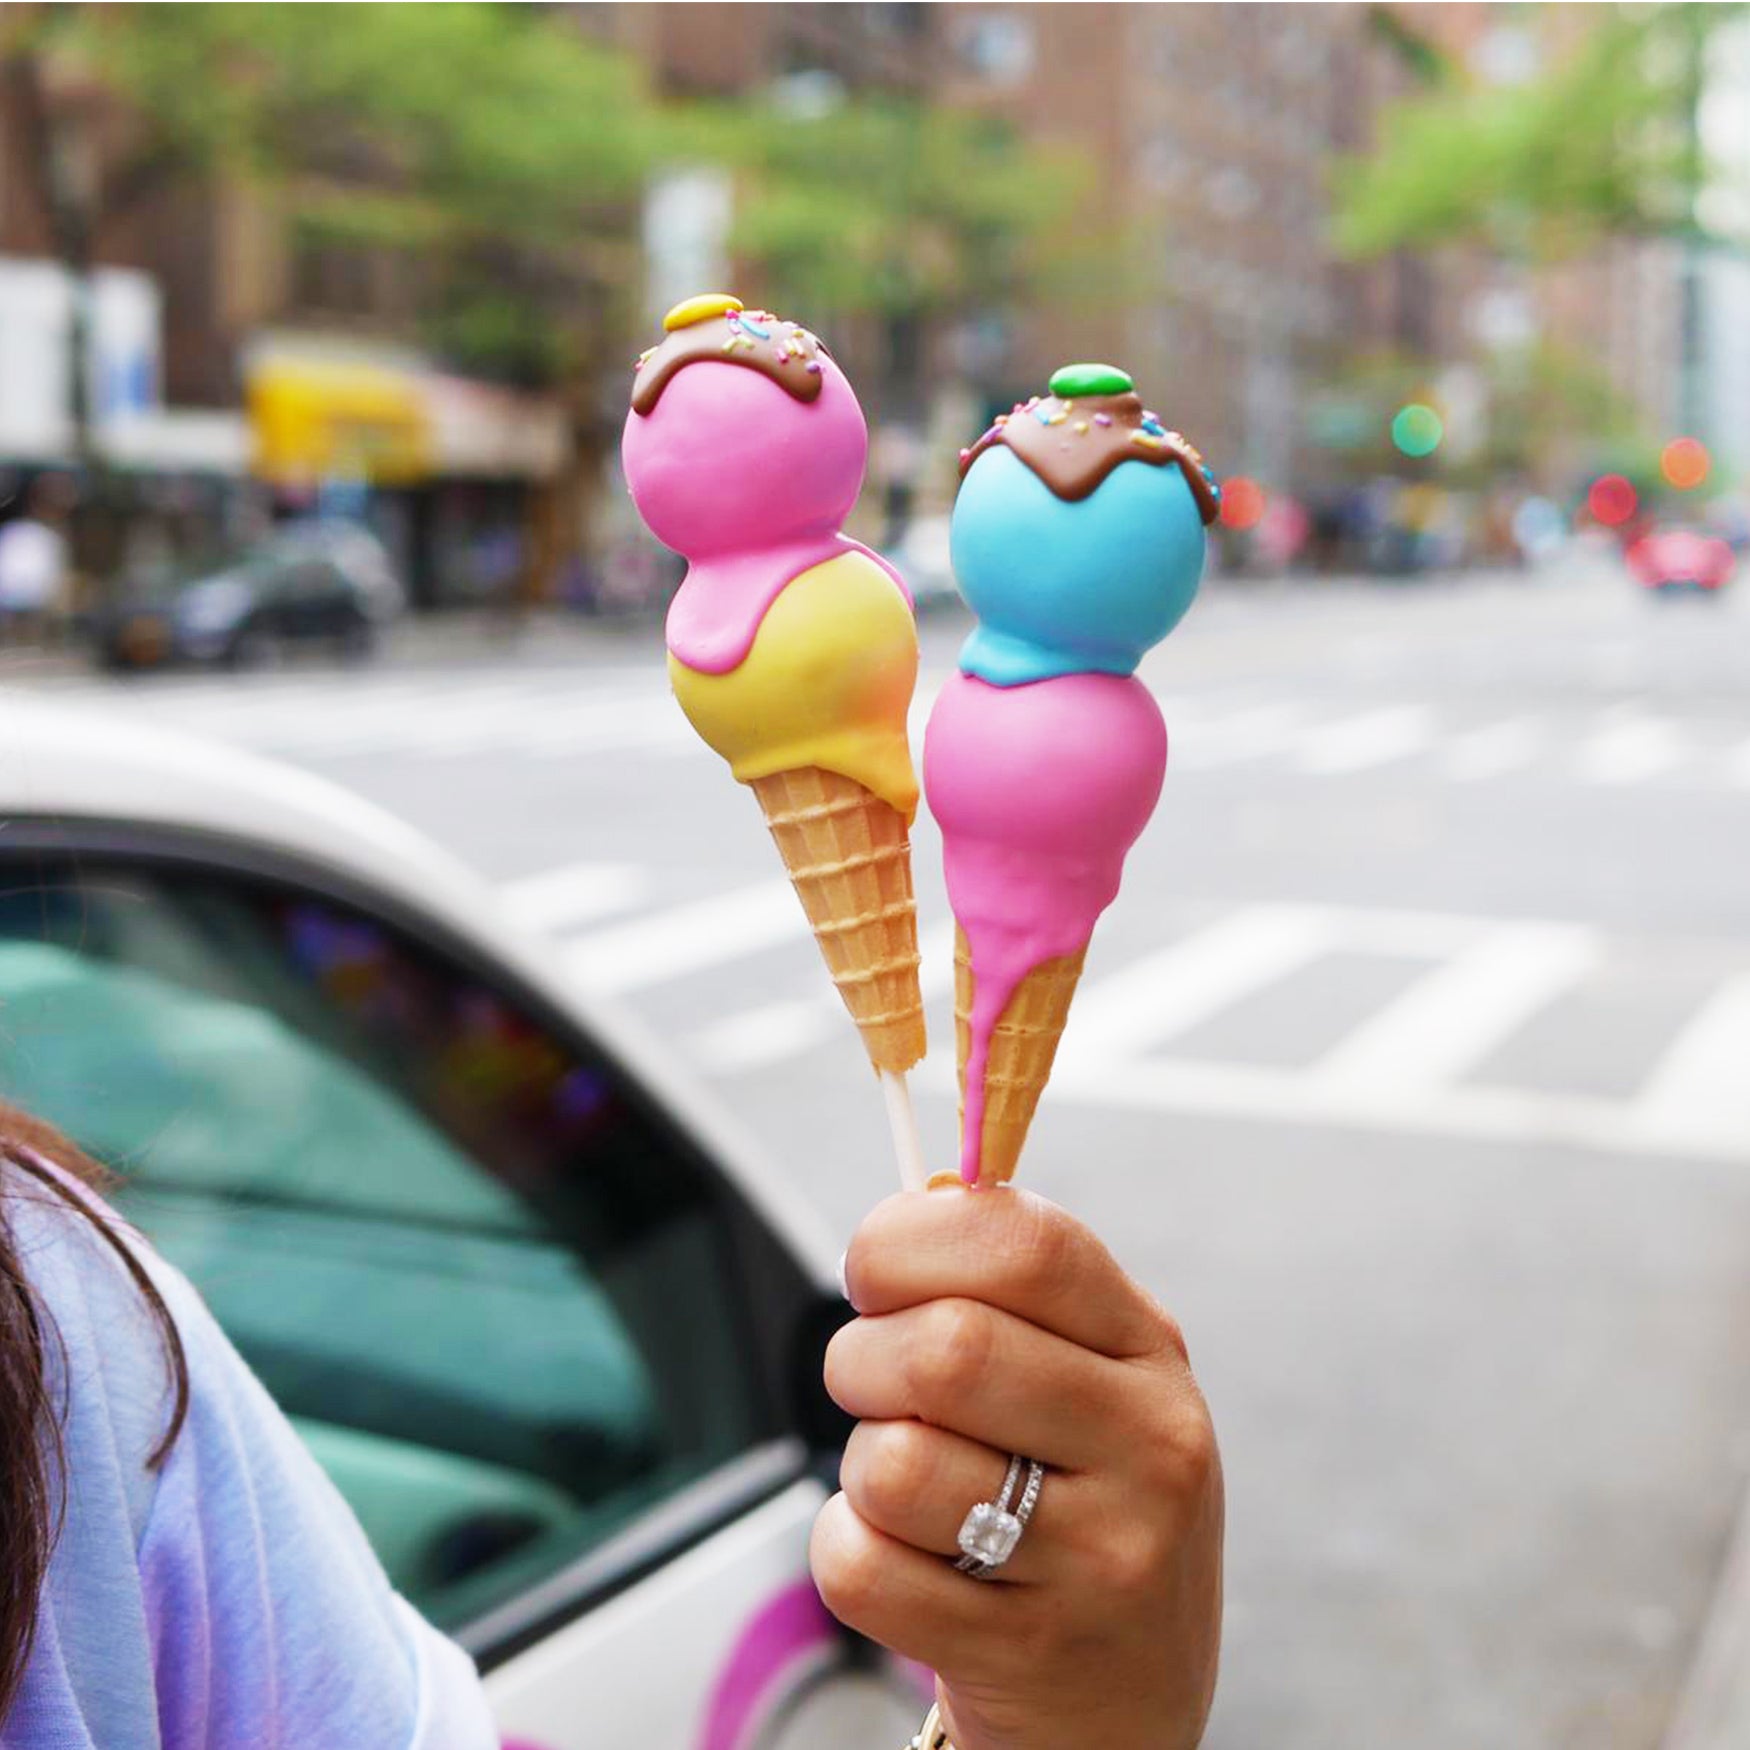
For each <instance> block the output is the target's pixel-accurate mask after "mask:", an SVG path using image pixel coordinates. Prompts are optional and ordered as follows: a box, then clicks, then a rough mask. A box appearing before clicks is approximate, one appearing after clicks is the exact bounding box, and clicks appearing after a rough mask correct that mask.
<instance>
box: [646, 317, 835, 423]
mask: <svg viewBox="0 0 1750 1750" xmlns="http://www.w3.org/2000/svg"><path fill="white" fill-rule="evenodd" d="M823 356H826V348H825V347H823V346H822V345H821V344H820V341H819V340H818V339H817V338H816V337H815V336H814V335H812V334H810V333H809V331H808V330H807V329H806V328H804V327H802V325H801V324H800V323H797V322H786V321H785V320H784V319H783V318H782V317H779V316H774V315H772V314H771V312H770V311H768V310H727V311H725V312H724V313H723V314H721V315H718V316H712V317H710V318H708V319H707V320H705V321H703V322H692V323H689V324H688V325H687V326H686V327H685V328H677V329H675V330H674V331H673V332H672V333H669V334H665V335H664V336H663V337H662V339H661V340H660V341H659V342H658V343H657V344H656V345H655V346H653V347H651V348H650V349H649V350H648V351H647V352H645V353H644V354H643V355H642V356H641V357H640V358H639V360H638V365H637V372H638V374H637V376H636V378H634V380H633V383H632V411H633V412H634V413H641V414H648V413H649V412H650V411H651V409H652V408H654V407H655V406H656V403H657V401H658V400H659V399H660V397H661V395H662V392H663V390H664V389H665V388H667V387H668V383H669V379H670V378H671V377H673V375H674V374H675V372H676V371H678V370H680V369H681V368H682V367H683V366H684V365H692V364H698V363H699V362H700V361H701V360H703V359H715V360H716V361H717V362H718V363H720V364H730V365H745V366H746V367H747V368H748V369H749V370H752V371H758V372H759V373H760V374H761V375H762V376H766V377H770V378H771V379H772V381H773V382H774V383H777V384H779V385H781V386H782V387H783V388H785V389H788V390H789V392H790V393H791V394H792V395H794V396H795V397H796V399H797V400H798V401H814V400H818V399H819V396H820V377H821V370H820V361H821V358H822V357H823Z"/></svg>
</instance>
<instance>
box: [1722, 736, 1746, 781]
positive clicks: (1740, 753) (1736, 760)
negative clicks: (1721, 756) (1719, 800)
mask: <svg viewBox="0 0 1750 1750" xmlns="http://www.w3.org/2000/svg"><path fill="white" fill-rule="evenodd" d="M1726 782H1727V783H1728V784H1731V785H1733V786H1734V787H1735V788H1737V789H1740V790H1750V741H1744V742H1740V743H1739V744H1738V746H1736V747H1735V748H1733V749H1732V751H1731V752H1730V753H1729V754H1727V755H1726Z"/></svg>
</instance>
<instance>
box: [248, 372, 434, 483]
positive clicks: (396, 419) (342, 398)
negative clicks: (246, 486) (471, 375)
mask: <svg viewBox="0 0 1750 1750" xmlns="http://www.w3.org/2000/svg"><path fill="white" fill-rule="evenodd" d="M248 406H249V422H250V426H251V428H252V431H253V434H254V439H255V471H256V473H257V474H259V475H260V476H261V477H262V478H263V479H264V480H268V481H271V482H273V483H274V484H275V485H277V486H313V485H316V484H318V483H319V482H321V481H324V480H364V481H368V482H369V483H370V484H371V485H373V486H407V485H411V484H413V483H414V482H416V481H419V480H423V479H426V478H428V477H429V476H430V474H431V471H432V440H431V427H430V420H429V419H428V417H427V414H426V409H425V400H424V397H423V396H422V394H421V393H420V390H419V386H418V384H417V382H416V381H415V379H414V378H412V377H411V376H406V375H403V374H401V373H399V372H396V371H392V370H389V369H387V368H385V367H383V366H381V365H370V364H362V363H352V362H349V361H343V360H331V359H320V360H318V359H290V358H284V359H281V358H268V359H263V360H261V361H260V362H259V363H258V364H257V365H256V367H255V368H254V370H252V371H251V372H250V376H249V386H248Z"/></svg>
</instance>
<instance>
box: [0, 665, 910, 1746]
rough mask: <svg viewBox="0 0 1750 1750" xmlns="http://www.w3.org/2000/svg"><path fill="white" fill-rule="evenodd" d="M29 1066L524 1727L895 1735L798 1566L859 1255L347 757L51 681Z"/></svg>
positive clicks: (592, 1734) (895, 1705)
mask: <svg viewBox="0 0 1750 1750" xmlns="http://www.w3.org/2000/svg"><path fill="white" fill-rule="evenodd" d="M0 820H3V821H4V827H3V830H0V863H3V865H4V868H3V871H0V873H3V879H0V1088H3V1089H4V1092H5V1097H6V1098H8V1099H10V1100H14V1101H16V1102H17V1103H18V1104H19V1105H21V1106H23V1107H25V1108H27V1109H29V1110H31V1111H33V1112H36V1113H38V1114H40V1115H41V1116H43V1117H45V1118H47V1119H49V1120H51V1121H52V1122H54V1123H56V1124H58V1125H60V1126H61V1127H62V1128H64V1129H65V1130H66V1131H68V1132H69V1133H70V1134H71V1135H72V1136H73V1137H75V1138H76V1139H77V1140H78V1141H79V1142H80V1143H82V1144H83V1145H84V1146H85V1147H86V1148H87V1149H89V1150H90V1151H92V1152H93V1153H94V1154H96V1155H97V1156H98V1157H99V1158H100V1159H103V1160H105V1161H107V1162H109V1163H110V1164H111V1165H113V1166H115V1167H117V1168H118V1169H119V1170H121V1171H122V1172H124V1173H125V1174H126V1175H127V1177H128V1187H127V1189H126V1190H125V1191H124V1192H123V1193H122V1194H121V1196H120V1199H119V1201H120V1202H121V1204H122V1205H123V1207H124V1208H125V1209H126V1211H127V1212H128V1214H129V1215H130V1216H131V1217H132V1218H133V1219H134V1220H135V1221H137V1222H138V1223H139V1224H140V1225H141V1226H142V1227H143V1228H144V1229H145V1230H146V1231H147V1232H148V1233H149V1234H150V1235H151V1237H152V1238H153V1240H154V1241H155V1242H156V1243H157V1244H158V1246H159V1247H160V1248H161V1249H162V1250H163V1251H164V1252H165V1253H166V1254H167V1255H168V1256H169V1257H170V1258H171V1259H172V1260H173V1261H175V1262H176V1263H177V1264H178V1265H180V1266H181V1267H182V1268H183V1269H184V1270H185V1271H186V1272H187V1273H188V1274H189V1275H190V1276H191V1277H192V1278H193V1279H194V1281H195V1282H196V1284H197V1285H198V1286H199V1287H200V1288H201V1290H202V1291H203V1293H204V1294H205V1295H206V1297H207V1300H208V1302H209V1303H210V1304H211V1306H212V1308H213V1311H214V1312H215V1313H216V1314H217V1316H218V1317H219V1319H220V1321H221V1323H223V1324H224V1326H225V1328H226V1329H227V1330H228V1332H229V1333H230V1335H231V1337H232V1338H233V1340H234V1341H235V1342H236V1343H237V1345H238V1347H239V1348H240V1349H241V1350H242V1351H243V1353H244V1355H245V1356H246V1357H247V1358H248V1359H249V1361H250V1362H251V1364H252V1365H253V1366H254V1368H255V1369H256V1371H257V1372H258V1373H259V1374H260V1375H261V1377H262V1378H263V1380H264V1381H265V1382H266V1384H267V1385H268V1387H269V1388H270V1389H271V1390H272V1391H273V1392H274V1394H275V1395H276V1397H277V1398H278V1400H279V1402H280V1403H281V1405H282V1406H283V1407H284V1408H285V1410H286V1411H287V1413H288V1414H289V1415H290V1416H291V1417H292V1418H293V1420H294V1421H295V1422H296V1424H297V1425H298V1427H299V1428H300V1429H301V1430H302V1432H303V1434H304V1436H305V1438H306V1439H307V1440H308V1441H309V1443H310V1445H311V1446H312V1448H313V1449H314V1450H315V1452H316V1454H317V1455H318V1457H319V1458H320V1459H321V1461H322V1463H323V1464H324V1465H325V1466H326V1467H327V1469H328V1470H329V1472H330V1474H331V1475H332V1476H333V1478H334V1480H335V1481H336V1483H337V1484H338V1485H339V1486H340V1488H341V1490H342V1492H343V1493H344V1494H345V1495H346V1497H347V1499H348V1500H349V1501H350V1502H351V1503H352V1506H353V1508H354V1509H355V1510H356V1512H357V1513H358V1516H359V1518H360V1520H361V1521H362V1522H363V1524H364V1526H365V1529H366V1531H367V1532H368V1533H369V1535H370V1537H371V1539H372V1541H373V1543H374V1544H375V1546H376V1548H377V1551H378V1553H379V1555H380V1556H381V1557H382V1560H383V1562H384V1565H385V1566H386V1567H387V1569H388V1571H389V1573H390V1575H391V1576H392V1577H393V1579H394V1581H395V1583H396V1585H397V1586H398V1587H399V1588H400V1589H401V1590H402V1591H403V1592H404V1593H406V1594H407V1595H408V1596H409V1597H410V1598H411V1599H412V1600H413V1601H414V1602H415V1603H416V1604H417V1605H419V1607H420V1608H421V1609H422V1610H424V1611H425V1612H426V1613H427V1615H429V1616H430V1617H431V1618H432V1619H433V1620H434V1621H436V1622H437V1623H439V1624H440V1625H441V1626H443V1627H444V1628H445V1629H447V1630H448V1631H449V1632H450V1633H452V1634H454V1635H455V1636H456V1637H457V1638H458V1639H459V1640H460V1641H461V1642H462V1643H463V1645H464V1646H466V1647H467V1648H468V1649H469V1651H470V1652H472V1653H473V1654H474V1656H475V1658H476V1659H477V1660H478V1661H479V1663H480V1665H481V1667H482V1669H483V1670H484V1671H485V1673H486V1679H487V1687H488V1690H489V1693H490V1695H491V1698H492V1702H493V1706H494V1709H495V1712H496V1717H497V1719H498V1721H499V1724H500V1728H501V1731H502V1733H503V1736H504V1742H505V1745H506V1750H512V1747H514V1750H601V1746H603V1745H606V1744H610V1743H619V1742H626V1743H637V1744H640V1745H648V1746H650V1747H652V1750H751V1747H752V1746H754V1745H755V1744H756V1743H757V1744H758V1745H759V1746H760V1747H761V1750H801V1747H802V1746H804V1745H807V1746H812V1747H816V1750H818V1747H819V1746H822V1745H832V1746H835V1747H837V1746H844V1747H845V1750H860V1747H861V1746H864V1745H869V1746H872V1747H875V1750H886V1747H887V1746H890V1745H892V1744H895V1743H898V1742H900V1741H902V1740H903V1739H904V1738H905V1737H907V1736H908V1735H909V1734H910V1733H911V1732H912V1731H914V1730H915V1729H916V1725H917V1721H918V1719H919V1717H920V1715H921V1712H922V1705H923V1704H922V1702H921V1700H920V1694H919V1678H918V1674H917V1673H916V1672H915V1671H909V1670H905V1669H901V1668H900V1667H898V1666H897V1665H895V1664H893V1663H890V1662H889V1661H887V1660H886V1659H885V1658H884V1657H883V1656H882V1655H880V1654H878V1653H877V1652H876V1651H875V1650H874V1649H872V1648H870V1647H869V1646H868V1645H867V1644H866V1643H863V1642H860V1641H856V1640H854V1639H853V1638H852V1637H849V1636H847V1635H845V1634H844V1633H843V1632H842V1631H841V1630H839V1629H838V1628H837V1626H836V1625H835V1624H834V1623H833V1622H832V1620H831V1619H830V1618H829V1617H828V1616H827V1614H826V1612H825V1610H824V1609H823V1608H822V1606H821V1605H820V1603H819V1601H818V1599H817V1598H816V1596H815V1594H814V1591H813V1588H812V1586H811V1585H810V1583H809V1580H808V1570H807V1560H806V1549H807V1539H808V1532H809V1527H810V1525H811V1524H812V1521H813V1519H814V1515H815V1513H816V1511H817V1510H818V1508H819V1506H820V1504H821V1503H822V1502H823V1501H824V1500H825V1498H826V1495H827V1491H828V1487H829V1479H830V1478H831V1477H832V1476H833V1475H834V1473H835V1471H836V1465H837V1445H838V1443H839V1442H840V1440H841V1439H842V1434H843V1427H842V1425H841V1422H840V1419H839V1417H838V1413H837V1412H836V1411H835V1410H834V1409H833V1407H832V1406H831V1404H830V1402H829V1401H828V1400H827V1399H826V1398H825V1395H824V1392H823V1391H822V1389H821V1386H820V1359H821V1353H822V1349H823V1345H824V1342H825V1339H826V1337H827V1336H828V1335H829V1334H830V1332H831V1331H832V1329H833V1328H834V1327H835V1326H836V1325H837V1323H838V1322H839V1321H840V1320H841V1319H842V1318H844V1317H847V1316H849V1315H848V1311H847V1309H845V1307H844V1306H843V1303H842V1301H840V1300H839V1298H838V1296H837V1293H836V1291H835V1290H833V1289H832V1288H830V1287H829V1286H827V1285H828V1284H829V1283H830V1281H831V1271H832V1263H831V1256H832V1250H833V1248H832V1247H831V1244H830V1242H829V1240H828V1239H827V1238H826V1236H825V1235H824V1233H823V1232H817V1231H816V1229H815V1226H814V1223H813V1219H812V1217H811V1214H810V1212H808V1211H807V1210H805V1209H802V1208H799V1207H798V1206H797V1205H796V1203H795V1201H794V1199H793V1198H790V1197H787V1196H786V1195H785V1194H784V1193H783V1192H782V1191H781V1190H780V1189H779V1187H778V1185H777V1184H776V1182H775V1180H774V1179H773V1178H772V1177H771V1176H770V1175H769V1173H767V1172H766V1171H764V1170H762V1168H761V1166H760V1164H759V1162H758V1160H757V1159H756V1157H755V1156H754V1154H753V1153H752V1152H751V1151H750V1150H749V1149H747V1148H746V1147H745V1146H743V1145H742V1144H741V1143H740V1142H739V1140H738V1139H736V1138H735V1137H734V1136H733V1134H732V1131H731V1129H730V1126H729V1124H728V1121H727V1120H726V1119H725V1118H723V1116H722V1115H721V1114H719V1113H717V1112H716V1111H714V1110H712V1109H711V1108H710V1107H709V1106H708V1105H707V1103H706V1101H705V1100H704V1098H703V1097H702V1096H701V1095H700V1094H699V1093H697V1092H695V1091H693V1090H692V1089H690V1088H686V1087H684V1086H683V1085H682V1083H681V1082H680V1081H679V1080H678V1079H677V1078H676V1077H675V1075H674V1073H673V1070H672V1068H671V1067H670V1065H669V1064H668V1063H667V1062H666V1060H665V1059H664V1057H663V1054H662V1053H661V1052H660V1051H659V1050H658V1049H657V1048H656V1047H655V1046H654V1045H653V1043H652V1042H650V1041H649V1040H647V1039H645V1038H643V1037H641V1036H640V1034H639V1033H638V1031H637V1030H636V1028H635V1027H633V1026H632V1025H631V1024H630V1023H629V1022H628V1021H627V1020H626V1019H625V1018H624V1017H622V1016H619V1015H614V1014H610V1013H608V1012H606V1011H604V1010H603V1009H601V1008H600V1007H599V1006H598V1005H597V1004H595V1003H593V1002H592V1003H587V1004H586V1003H585V1002H584V1001H583V1000H582V999H581V998H580V997H579V996H578V994H577V992H576V991H574V990H573V989H571V988H570V986H569V985H568V984H567V983H566V982H565V981H564V980H563V978H561V977H560V976H559V975H558V974H557V972H556V971H555V958H556V957H555V956H554V955H553V954H552V953H551V952H550V951H548V950H545V949H544V947H543V944H542V943H541V942H540V941H538V940H535V939H532V938H524V937H522V936H520V935H519V934H518V933H517V932H516V931H515V930H514V929H513V928H512V927H511V926H510V924H509V923H508V922H507V921H506V920H505V919H503V918H502V917H501V916H500V915H499V908H498V903H497V901H496V900H495V898H494V896H493V894H492V892H491V890H490V889H489V888H488V887H487V886H486V885H485V884H484V883H483V882H481V881H479V880H477V879H476V878H475V877H474V876H472V875H471V874H470V873H469V872H468V871H467V870H466V869H465V868H463V867H461V866H460V865H458V864H457V863H456V862H454V861H453V860H452V859H451V858H450V857H448V856H447V855H446V854H445V853H444V852H442V851H441V850H439V849H438V848H437V847H436V846H435V845H433V844H431V843H429V842H427V841H426V840H425V839H423V838H422V837H420V836H419V835H418V834H416V833H414V832H413V831H411V830H410V829H408V828H406V827H404V826H403V825H401V824H400V823H399V822H397V821H395V820H394V819H392V818H390V817H389V816H387V815H385V814H383V813H381V812H379V811H378V810H376V809H375V808H372V807H370V806H368V805H367V804H365V803H363V802H362V801H359V800H358V799H356V798H354V797H352V796H350V795H349V794H347V793H346V792H344V791H341V790H338V789H336V788H334V787H332V786H330V785H328V784H326V783H324V782H322V781H320V780H318V779H316V778H313V777H311V776H308V775H306V774H304V773H301V772H296V771H291V770H288V769H285V768H282V767H278V766H275V765H272V764H269V763H267V762H264V761H261V760H257V759H254V758H250V757H246V756H243V755H240V754H236V753H232V752H228V751H223V750H221V749H218V748H215V747H211V746H207V745H205V744H202V743H198V742H192V741H185V740H183V739H181V738H178V737H173V736H169V735H162V734H149V733H147V732H145V731H143V730H142V729H140V727H139V726H138V725H136V724H131V723H130V724H128V725H126V726H125V727H122V726H118V725H116V724H113V723H108V722H106V721H104V720H103V719H102V718H100V717H98V716H94V715H89V714H86V713H82V712H75V711H70V710H68V709H66V708H64V707H57V706H55V705H54V704H53V703H52V702H43V701H36V700H31V699H28V698H21V697H19V696H17V695H16V694H15V695H14V696H13V697H11V698H10V699H9V700H8V701H7V703H6V708H5V714H4V730H3V739H0Z"/></svg>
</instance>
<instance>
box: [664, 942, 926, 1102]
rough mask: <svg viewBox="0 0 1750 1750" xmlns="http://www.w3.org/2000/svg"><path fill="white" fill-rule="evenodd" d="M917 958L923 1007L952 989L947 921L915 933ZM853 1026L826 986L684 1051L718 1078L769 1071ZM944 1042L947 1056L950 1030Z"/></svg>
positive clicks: (742, 1017)
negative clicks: (755, 1071)
mask: <svg viewBox="0 0 1750 1750" xmlns="http://www.w3.org/2000/svg"><path fill="white" fill-rule="evenodd" d="M918 953H919V956H920V958H921V961H922V964H921V965H920V967H919V968H918V990H919V994H920V995H921V996H922V997H923V1000H924V1001H925V1002H926V1003H928V1002H931V1001H932V1000H933V999H934V998H936V997H937V996H939V995H941V994H942V992H943V991H944V990H946V991H952V990H953V988H954V925H953V922H952V920H950V921H949V922H946V923H940V924H935V925H933V926H931V927H929V928H927V929H924V930H921V931H920V932H919V936H918ZM822 977H823V979H824V972H823V974H822ZM854 1025H855V1023H854V1022H853V1021H852V1020H851V1018H850V1016H849V1014H847V1013H846V1011H845V1006H844V1004H843V1003H842V1002H841V1001H840V1000H839V995H838V992H837V991H835V990H833V989H831V988H830V986H829V987H827V988H825V989H823V990H822V991H821V992H820V993H819V994H817V995H816V996H813V997H803V998H796V999H794V1000H790V1001H782V1002H773V1003H762V1004H760V1005H759V1006H758V1007H756V1008H751V1009H740V1010H738V1011H737V1012H736V1013H735V1014H733V1015H726V1016H725V1017H724V1018H723V1019H722V1020H721V1021H715V1022H713V1023H712V1024H711V1025H710V1026H709V1027H704V1028H701V1029H700V1030H699V1031H698V1032H697V1033H695V1034H694V1035H693V1036H692V1038H691V1039H690V1040H689V1041H688V1047H689V1049H690V1050H691V1052H692V1053H693V1055H694V1056H695V1057H696V1058H697V1059H698V1060H699V1062H700V1063H701V1064H703V1065H704V1067H705V1068H706V1069H708V1070H710V1071H712V1072H713V1073H715V1074H718V1075H732V1074H736V1073H738V1072H741V1071H745V1070H750V1069H770V1068H771V1067H772V1066H773V1065H774V1064H779V1063H784V1062H787V1061H788V1060H789V1059H791V1058H795V1057H801V1056H803V1055H804V1054H805V1053H807V1052H810V1051H813V1050H814V1049H815V1048H816V1047H817V1046H819V1045H821V1044H824V1043H825V1042H826V1041H827V1040H829V1039H830V1038H831V1037H832V1035H833V1033H834V1031H835V1030H836V1029H838V1028H841V1027H843V1028H851V1027H854ZM934 1031H935V1033H936V1038H935V1040H934V1042H933V1049H935V1048H939V1047H940V1046H941V1044H942V1037H941V1035H942V1029H941V1028H940V1027H938V1028H936V1029H935V1030H934ZM948 1040H949V1053H950V1055H952V1051H953V1044H952V1041H953V1028H952V1026H950V1027H949V1029H948Z"/></svg>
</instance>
